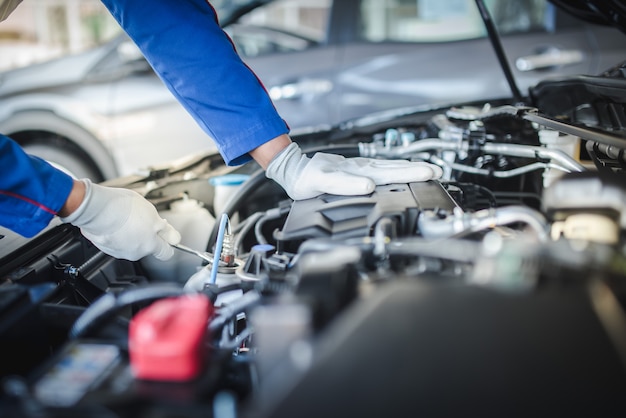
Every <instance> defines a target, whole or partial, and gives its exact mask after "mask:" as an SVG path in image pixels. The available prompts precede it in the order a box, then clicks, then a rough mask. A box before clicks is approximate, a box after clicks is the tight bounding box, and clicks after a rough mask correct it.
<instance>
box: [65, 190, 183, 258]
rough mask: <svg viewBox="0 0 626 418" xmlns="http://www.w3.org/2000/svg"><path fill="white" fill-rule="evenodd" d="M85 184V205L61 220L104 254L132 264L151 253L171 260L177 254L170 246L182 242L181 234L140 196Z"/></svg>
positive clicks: (82, 204) (129, 191)
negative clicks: (69, 224)
mask: <svg viewBox="0 0 626 418" xmlns="http://www.w3.org/2000/svg"><path fill="white" fill-rule="evenodd" d="M81 181H82V182H83V183H85V187H86V193H85V198H84V199H83V201H82V203H81V204H80V206H79V207H78V209H76V210H75V211H74V212H73V213H72V214H70V215H69V216H67V217H62V218H61V220H62V221H63V222H66V223H71V224H73V225H75V226H77V227H79V228H80V231H81V232H82V234H83V235H84V236H85V238H87V239H89V240H90V241H91V242H92V243H93V244H94V245H95V246H96V247H98V248H99V249H100V250H102V251H103V252H105V253H107V254H109V255H111V256H113V257H116V258H124V259H127V260H131V261H136V260H139V259H140V258H142V257H144V256H147V255H149V254H152V255H154V256H155V257H156V258H158V259H159V260H167V259H168V258H170V257H171V256H172V255H173V254H174V249H173V248H172V247H171V245H170V244H178V243H179V242H180V239H181V237H180V234H179V233H178V231H176V230H175V229H174V227H172V225H170V224H169V223H168V222H167V221H166V220H165V219H163V218H161V217H160V216H159V214H158V212H157V210H156V208H155V207H154V206H153V205H152V204H151V203H150V202H148V201H147V200H146V199H144V197H143V196H141V195H140V194H139V193H137V192H135V191H132V190H128V189H122V188H114V187H105V186H100V185H98V184H92V183H91V181H89V180H88V179H83V180H81Z"/></svg>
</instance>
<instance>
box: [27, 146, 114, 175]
mask: <svg viewBox="0 0 626 418" xmlns="http://www.w3.org/2000/svg"><path fill="white" fill-rule="evenodd" d="M23 148H24V150H25V151H26V152H27V153H29V154H31V155H34V156H37V157H39V158H42V159H44V160H46V161H48V162H49V163H50V164H52V165H53V166H55V167H57V168H58V169H60V170H62V171H64V172H65V173H67V174H69V175H70V176H72V177H74V178H77V179H81V178H89V179H91V180H92V181H93V182H95V183H99V182H101V181H103V180H104V179H103V178H102V175H101V174H100V172H99V171H98V169H97V168H96V167H94V166H93V164H92V163H91V162H89V161H86V160H88V157H87V156H86V155H84V153H81V151H80V149H77V148H76V147H74V148H76V149H73V148H72V147H71V146H70V145H68V144H59V145H48V144H42V143H29V144H24V145H23ZM81 154H83V155H81Z"/></svg>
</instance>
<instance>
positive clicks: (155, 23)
mask: <svg viewBox="0 0 626 418" xmlns="http://www.w3.org/2000/svg"><path fill="white" fill-rule="evenodd" d="M102 3H103V4H104V5H105V6H106V7H107V8H108V9H109V11H110V12H111V14H112V15H113V16H114V17H115V19H116V20H117V21H118V22H119V24H120V25H121V26H122V28H123V29H124V30H125V31H126V33H127V34H128V35H129V36H130V37H131V38H132V39H133V40H134V41H135V43H136V44H137V45H138V46H139V48H140V49H141V51H142V53H143V54H144V56H145V57H146V59H147V60H148V62H149V63H150V64H151V65H152V67H153V68H154V70H155V72H156V73H157V74H158V75H159V77H160V78H161V79H162V80H163V82H164V83H165V85H166V86H167V87H168V89H169V90H170V91H171V92H172V93H173V94H174V95H175V96H176V98H177V99H178V101H179V102H180V103H181V104H182V105H183V106H184V107H185V108H186V109H187V111H188V112H189V113H190V114H191V115H192V116H193V117H194V119H195V120H196V122H197V123H198V124H199V125H200V126H201V127H202V129H204V131H206V132H207V133H208V134H209V135H210V136H211V137H212V138H213V139H214V141H215V144H216V145H217V147H218V150H219V152H220V154H221V155H222V157H223V158H224V161H225V162H226V163H227V164H229V165H238V164H243V163H245V162H247V161H249V160H250V156H249V155H248V152H249V151H251V150H253V149H254V148H256V147H258V146H259V145H262V144H264V143H266V142H267V141H269V140H270V139H272V138H275V137H277V136H279V135H282V134H285V133H288V132H289V128H288V126H287V124H286V123H285V121H284V120H283V119H282V118H281V117H280V116H279V115H278V113H277V112H276V109H275V108H274V105H273V104H272V102H271V100H270V98H269V96H268V95H267V92H266V90H265V88H264V87H263V85H262V84H261V82H260V81H259V79H258V78H257V77H256V75H255V74H254V73H253V72H252V71H251V70H250V68H248V67H247V66H246V65H245V64H244V63H243V61H242V60H241V59H240V58H239V56H238V55H237V53H236V51H235V49H234V46H233V44H232V42H231V40H230V39H229V38H228V36H227V35H226V34H225V33H224V32H223V31H222V29H221V28H220V26H219V24H218V20H217V16H216V14H215V11H214V9H213V7H212V6H211V5H210V4H209V3H208V2H207V1H206V0H150V1H145V0H102ZM0 163H1V164H2V165H1V167H2V174H1V175H0V225H2V226H5V227H7V228H9V229H11V230H13V231H15V232H17V233H19V234H22V235H24V236H27V237H30V236H33V235H35V234H36V233H38V232H39V231H41V230H42V229H43V228H45V227H46V226H47V225H48V223H49V222H50V220H51V219H52V217H53V216H55V215H56V213H57V212H58V211H59V210H60V209H61V207H62V206H63V204H64V202H65V200H66V199H67V197H68V195H69V193H70V190H71V186H72V180H71V178H70V177H69V176H67V175H66V174H64V173H62V172H60V171H58V170H56V169H54V168H52V167H51V166H50V165H49V164H47V163H46V162H44V161H42V160H40V159H38V158H34V157H29V156H27V155H26V154H24V152H23V151H22V150H21V148H19V146H17V144H15V143H14V142H13V141H11V140H10V139H8V138H7V137H5V136H0Z"/></svg>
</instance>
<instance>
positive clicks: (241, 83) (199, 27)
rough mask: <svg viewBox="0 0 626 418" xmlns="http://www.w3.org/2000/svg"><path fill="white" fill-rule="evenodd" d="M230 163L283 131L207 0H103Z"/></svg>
mask: <svg viewBox="0 0 626 418" xmlns="http://www.w3.org/2000/svg"><path fill="white" fill-rule="evenodd" d="M102 3H103V4H104V5H105V6H106V7H107V8H108V9H109V11H110V12H111V14H112V15H113V16H114V17H115V19H116V20H117V21H118V22H119V24H120V25H121V26H122V28H123V29H124V30H125V31H126V33H127V34H128V35H129V36H130V37H131V38H132V39H133V41H134V42H135V43H136V44H137V46H138V47H139V49H140V50H141V51H142V53H143V55H144V56H145V57H146V59H147V60H148V62H149V63H150V65H151V66H152V68H153V69H154V70H155V72H156V73H157V74H158V75H159V77H160V78H161V80H162V81H163V82H164V83H165V85H166V86H167V87H168V89H169V90H170V91H171V92H172V93H173V94H174V96H176V98H177V99H178V101H179V102H180V103H181V104H182V105H183V106H184V107H185V108H186V109H187V111H188V112H189V113H190V114H191V115H192V116H193V117H194V119H195V120H196V122H197V123H198V124H199V125H200V127H201V128H202V129H203V130H204V131H205V132H207V134H208V135H209V136H210V137H211V138H212V139H213V140H214V141H215V143H216V145H217V147H218V150H219V152H220V154H221V155H222V157H223V158H224V160H225V161H226V163H227V164H229V165H237V164H242V163H244V162H246V161H248V160H250V156H249V155H248V152H249V151H251V150H253V149H254V148H256V147H258V146H259V145H262V144H264V143H266V142H267V141H269V140H270V139H272V138H275V137H277V136H279V135H282V134H285V133H288V132H289V128H288V126H287V124H286V123H285V121H284V120H283V119H282V118H281V117H280V116H279V115H278V113H277V111H276V109H275V108H274V105H273V103H272V102H271V100H270V98H269V95H268V94H267V91H266V90H265V88H264V86H263V85H262V83H261V81H260V80H259V79H258V78H257V76H256V75H255V74H254V72H253V71H252V70H251V69H250V68H249V67H247V66H246V65H245V64H244V62H243V61H242V60H241V58H240V57H239V55H238V54H237V52H236V51H235V48H234V46H233V43H232V42H231V40H230V38H229V37H228V35H226V33H225V32H224V31H223V30H222V29H221V28H220V26H219V23H218V20H217V16H216V13H215V10H214V9H213V7H212V6H211V4H209V2H208V1H207V0H150V1H145V0H102Z"/></svg>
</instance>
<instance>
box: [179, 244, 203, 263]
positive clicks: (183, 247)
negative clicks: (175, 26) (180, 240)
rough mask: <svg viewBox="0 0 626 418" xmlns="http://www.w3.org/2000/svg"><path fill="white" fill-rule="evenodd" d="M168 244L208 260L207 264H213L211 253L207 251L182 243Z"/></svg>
mask: <svg viewBox="0 0 626 418" xmlns="http://www.w3.org/2000/svg"><path fill="white" fill-rule="evenodd" d="M170 245H171V246H172V247H174V248H176V249H178V250H181V251H184V252H186V253H189V254H193V255H195V256H198V257H200V258H201V259H203V260H204V261H206V262H208V263H209V264H213V254H211V253H209V252H206V251H198V250H194V249H193V248H191V247H187V246H186V245H184V244H170Z"/></svg>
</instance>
